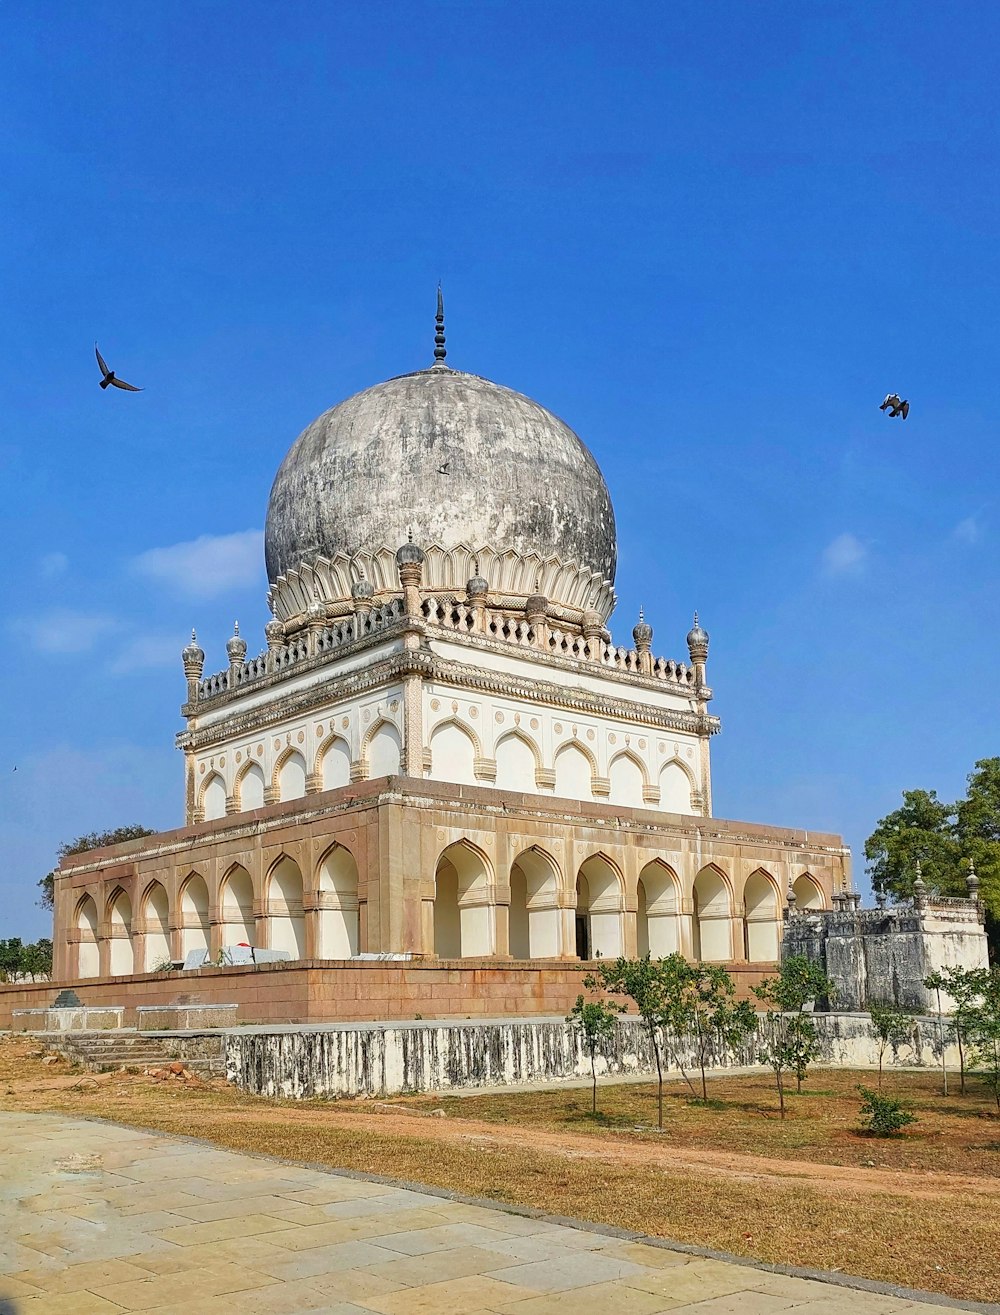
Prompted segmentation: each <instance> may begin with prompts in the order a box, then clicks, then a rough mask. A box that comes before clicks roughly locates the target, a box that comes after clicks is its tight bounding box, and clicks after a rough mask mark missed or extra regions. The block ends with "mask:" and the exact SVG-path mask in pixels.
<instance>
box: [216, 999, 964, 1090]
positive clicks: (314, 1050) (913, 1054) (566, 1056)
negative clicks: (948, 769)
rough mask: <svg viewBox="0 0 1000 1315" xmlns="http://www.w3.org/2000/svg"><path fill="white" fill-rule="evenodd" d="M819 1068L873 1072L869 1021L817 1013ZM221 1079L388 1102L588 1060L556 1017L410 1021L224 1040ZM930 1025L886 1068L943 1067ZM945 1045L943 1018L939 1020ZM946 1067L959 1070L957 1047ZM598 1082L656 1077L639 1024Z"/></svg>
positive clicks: (680, 1055)
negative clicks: (224, 1076)
mask: <svg viewBox="0 0 1000 1315" xmlns="http://www.w3.org/2000/svg"><path fill="white" fill-rule="evenodd" d="M815 1022H816V1026H817V1030H818V1032H819V1038H820V1045H821V1055H820V1059H819V1061H818V1062H819V1063H820V1064H829V1065H834V1066H837V1067H844V1068H871V1067H875V1066H876V1065H877V1064H878V1046H877V1043H876V1042H875V1040H874V1039H873V1038H872V1036H871V1031H870V1026H871V1020H870V1018H869V1017H868V1015H867V1014H817V1015H815ZM225 1035H226V1039H225V1050H226V1073H227V1077H228V1078H229V1080H230V1082H233V1083H235V1084H236V1085H237V1086H238V1087H240V1088H242V1089H243V1090H245V1091H248V1092H251V1093H253V1094H254V1095H262V1096H284V1097H292V1098H294V1099H308V1098H310V1097H316V1096H319V1097H351V1096H391V1095H398V1094H400V1093H401V1092H407V1091H438V1090H446V1089H448V1088H454V1087H480V1086H482V1087H504V1086H510V1085H512V1084H517V1083H526V1082H555V1081H559V1080H561V1079H567V1080H568V1079H572V1078H584V1077H589V1076H590V1057H589V1055H588V1053H587V1051H586V1048H585V1046H584V1044H583V1041H582V1038H581V1036H580V1034H579V1031H578V1030H577V1029H576V1028H573V1027H571V1026H570V1025H568V1024H567V1023H565V1022H564V1021H563V1020H562V1019H556V1018H548V1019H498V1020H490V1021H482V1022H475V1023H467V1022H464V1023H445V1024H434V1023H409V1024H400V1025H397V1026H392V1027H380V1026H377V1025H374V1024H371V1025H367V1026H365V1025H361V1026H356V1027H334V1028H321V1029H320V1028H316V1029H306V1028H287V1029H282V1030H274V1029H255V1030H246V1031H243V1030H239V1031H232V1032H227V1033H226V1034H225ZM938 1036H939V1031H938V1021H937V1019H936V1018H933V1019H931V1018H923V1019H915V1020H914V1026H913V1032H912V1036H911V1039H910V1042H909V1043H908V1044H906V1045H901V1046H898V1047H896V1048H895V1049H894V1050H892V1051H890V1052H889V1053H888V1054H887V1056H886V1058H885V1066H886V1067H887V1068H891V1067H893V1066H906V1067H911V1066H917V1067H927V1068H937V1067H940V1064H941V1047H940V1044H939V1041H938ZM945 1036H946V1037H947V1020H945ZM663 1059H664V1070H665V1072H668V1073H670V1074H671V1076H673V1077H677V1076H678V1075H679V1074H680V1072H681V1065H682V1064H683V1067H684V1069H686V1070H687V1072H688V1073H689V1074H691V1075H692V1077H693V1075H694V1074H695V1073H696V1071H697V1061H696V1057H695V1048H694V1044H693V1041H692V1040H691V1039H687V1040H686V1041H684V1042H683V1043H681V1044H680V1045H679V1046H677V1047H673V1046H670V1045H668V1046H666V1047H665V1051H664V1056H663ZM755 1059H756V1056H755V1049H754V1046H753V1045H752V1044H748V1045H746V1046H743V1047H741V1048H740V1049H739V1050H737V1051H734V1052H727V1051H724V1050H716V1049H713V1051H712V1055H711V1067H712V1068H713V1069H718V1068H730V1067H734V1066H741V1067H742V1066H750V1065H753V1064H754V1063H755ZM946 1061H947V1063H948V1064H949V1066H951V1067H955V1066H957V1063H958V1053H957V1048H956V1047H955V1046H954V1045H952V1044H950V1043H949V1044H948V1045H947V1049H946ZM597 1071H598V1073H599V1074H602V1075H603V1074H629V1073H634V1074H637V1075H639V1074H653V1073H654V1072H655V1071H656V1067H655V1062H654V1058H653V1052H652V1047H651V1044H650V1040H649V1036H648V1034H647V1032H646V1030H645V1028H644V1027H643V1025H642V1024H641V1022H640V1021H639V1020H638V1019H635V1018H628V1019H622V1020H620V1021H619V1023H618V1024H617V1027H616V1029H615V1035H614V1037H613V1039H612V1041H611V1042H610V1044H609V1045H608V1046H607V1047H606V1048H605V1049H604V1050H602V1051H601V1052H600V1053H599V1054H598V1056H597Z"/></svg>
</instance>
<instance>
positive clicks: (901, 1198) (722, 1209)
mask: <svg viewBox="0 0 1000 1315" xmlns="http://www.w3.org/2000/svg"><path fill="white" fill-rule="evenodd" d="M36 1050H37V1048H36V1047H35V1046H34V1044H33V1043H30V1042H26V1041H25V1040H23V1039H19V1038H9V1039H6V1040H0V1106H4V1107H6V1108H17V1109H28V1110H51V1111H64V1112H66V1113H70V1114H73V1115H76V1116H78V1117H80V1116H82V1117H100V1118H106V1119H112V1120H116V1121H118V1122H121V1123H126V1124H129V1125H131V1126H134V1127H142V1128H152V1129H158V1130H162V1131H167V1132H177V1133H181V1134H185V1135H195V1136H198V1137H202V1138H205V1139H207V1140H209V1141H211V1142H214V1143H215V1144H217V1145H220V1146H225V1147H229V1148H232V1149H234V1150H250V1151H256V1152H263V1153H268V1154H273V1155H278V1156H282V1157H287V1158H289V1159H296V1160H302V1161H306V1162H310V1163H319V1164H324V1165H328V1166H330V1167H332V1168H348V1169H358V1170H362V1171H364V1172H367V1173H375V1174H385V1175H389V1176H392V1177H396V1178H403V1179H408V1180H412V1181H417V1182H424V1183H428V1184H433V1185H437V1186H443V1187H449V1188H453V1189H456V1190H458V1191H460V1192H462V1193H465V1194H468V1195H476V1196H483V1197H488V1198H491V1199H493V1200H495V1201H498V1202H503V1201H509V1202H516V1203H520V1204H524V1205H529V1206H534V1207H537V1208H540V1209H543V1210H547V1211H552V1212H555V1213H559V1214H566V1215H572V1216H576V1217H579V1218H582V1219H589V1220H594V1221H598V1222H604V1223H611V1224H615V1225H617V1226H619V1227H622V1228H631V1229H636V1230H638V1231H643V1232H647V1233H651V1234H654V1235H658V1236H664V1237H669V1238H673V1239H675V1240H679V1241H684V1242H692V1243H696V1244H699V1245H702V1246H707V1247H713V1248H717V1249H720V1250H726V1251H732V1252H735V1253H737V1254H740V1255H746V1256H751V1257H754V1258H756V1259H759V1260H764V1261H770V1262H779V1263H786V1264H796V1265H803V1266H807V1267H815V1268H828V1269H840V1270H842V1271H844V1272H846V1273H851V1274H858V1275H862V1276H865V1277H869V1278H876V1279H881V1280H883V1281H888V1282H895V1283H902V1284H906V1285H910V1286H913V1287H918V1288H926V1289H929V1290H932V1291H937V1292H942V1293H947V1294H949V1295H952V1296H956V1297H965V1298H972V1299H978V1300H995V1299H996V1298H997V1295H998V1293H1000V1247H998V1242H1000V1226H998V1224H997V1222H996V1221H997V1219H998V1218H1000V1211H998V1207H1000V1122H998V1121H997V1120H996V1118H994V1117H993V1116H992V1114H993V1112H995V1107H993V1111H991V1109H990V1106H989V1103H988V1100H987V1098H986V1097H985V1096H984V1094H983V1093H982V1092H981V1091H979V1090H978V1088H977V1089H976V1090H974V1091H970V1094H969V1096H967V1097H966V1098H965V1099H959V1098H957V1097H952V1098H949V1100H948V1101H947V1102H944V1101H943V1100H941V1099H940V1097H938V1095H937V1094H936V1093H937V1085H936V1081H935V1079H934V1078H928V1077H926V1076H924V1075H893V1077H892V1078H891V1080H890V1081H891V1085H892V1086H893V1087H897V1086H898V1087H899V1088H901V1089H903V1091H904V1093H905V1094H906V1096H907V1098H908V1099H910V1100H911V1101H912V1102H913V1104H914V1107H915V1111H916V1113H917V1114H918V1116H919V1118H920V1123H918V1124H917V1125H916V1126H915V1127H914V1129H913V1130H912V1131H911V1132H910V1133H909V1134H908V1135H906V1136H904V1137H902V1138H900V1139H899V1140H898V1141H894V1142H891V1143H887V1142H881V1141H879V1142H876V1141H874V1140H873V1139H871V1138H867V1137H862V1136H860V1135H858V1134H857V1133H856V1132H854V1131H852V1127H853V1125H854V1124H856V1122H857V1110H858V1101H857V1096H856V1092H854V1090H853V1084H854V1082H856V1081H857V1080H858V1079H859V1078H860V1079H861V1080H863V1081H865V1082H867V1083H870V1082H871V1081H872V1075H870V1074H860V1075H857V1074H855V1075H852V1074H845V1073H840V1072H838V1073H836V1074H833V1073H830V1072H823V1073H817V1074H816V1075H815V1076H814V1077H813V1078H811V1079H810V1081H809V1084H808V1090H809V1094H808V1095H804V1096H802V1097H799V1098H795V1097H792V1099H791V1101H790V1109H789V1117H788V1118H787V1119H786V1120H785V1122H784V1123H782V1122H781V1121H780V1120H779V1119H778V1117H777V1110H776V1105H775V1099H774V1096H773V1092H772V1090H771V1089H770V1088H769V1086H768V1084H767V1082H766V1080H764V1079H758V1078H741V1079H738V1080H735V1079H722V1080H716V1081H715V1082H714V1083H713V1085H712V1087H711V1088H710V1096H711V1098H712V1100H711V1103H710V1105H709V1106H708V1107H704V1106H701V1105H695V1104H692V1103H690V1093H688V1092H687V1091H686V1089H683V1088H681V1087H679V1086H678V1085H677V1084H676V1083H671V1084H669V1086H668V1097H667V1106H666V1120H665V1122H666V1124H667V1129H666V1131H665V1132H664V1134H663V1135H660V1134H658V1133H656V1132H654V1131H649V1130H646V1131H641V1132H635V1131H632V1129H633V1128H634V1127H635V1126H636V1125H645V1127H646V1128H647V1129H648V1125H649V1124H650V1123H651V1122H655V1087H651V1086H649V1085H647V1084H638V1085H629V1086H616V1087H608V1088H604V1089H602V1091H601V1093H600V1102H601V1108H602V1111H603V1113H602V1116H601V1117H600V1118H599V1119H598V1120H596V1121H595V1120H593V1119H592V1118H590V1116H589V1115H588V1112H587V1110H588V1106H589V1099H588V1098H589V1092H587V1091H580V1090H573V1091H559V1092H553V1093H537V1094H530V1095H502V1094H492V1095H489V1096H479V1097H466V1098H454V1097H449V1098H424V1097H421V1098H409V1099H407V1100H403V1101H399V1102H395V1103H393V1104H392V1105H391V1107H387V1106H386V1105H380V1106H378V1109H380V1110H382V1111H384V1112H381V1113H380V1112H377V1110H376V1106H375V1105H374V1103H373V1102H364V1101H356V1102H340V1103H337V1104H326V1103H321V1102H301V1103H297V1102H286V1101H270V1100H263V1099H259V1098H253V1097H249V1096H246V1095H243V1094H241V1093H239V1092H237V1091H235V1090H233V1089H232V1088H230V1087H227V1086H226V1085H225V1084H224V1083H220V1082H215V1083H203V1084H191V1085H186V1084H184V1083H181V1082H176V1083H160V1084H156V1083H153V1082H152V1081H151V1080H150V1079H149V1078H146V1077H144V1076H142V1075H128V1074H115V1075H108V1076H106V1077H104V1078H102V1080H101V1081H100V1082H98V1083H97V1084H96V1085H95V1084H94V1082H93V1080H92V1079H90V1078H88V1077H86V1076H85V1075H78V1074H75V1073H72V1074H71V1073H70V1072H69V1070H68V1069H67V1066H66V1065H65V1064H58V1065H52V1066H50V1067H44V1066H42V1064H41V1062H40V1058H39V1057H38V1056H37V1053H36V1056H35V1057H34V1058H32V1057H30V1056H31V1052H32V1051H36ZM81 1077H82V1082H80V1081H79V1079H80V1078H81ZM442 1108H444V1109H445V1111H446V1115H445V1116H443V1117H442V1116H439V1117H435V1118H429V1117H427V1113H428V1112H429V1110H430V1109H435V1110H437V1109H442ZM837 1166H846V1168H839V1167H837Z"/></svg>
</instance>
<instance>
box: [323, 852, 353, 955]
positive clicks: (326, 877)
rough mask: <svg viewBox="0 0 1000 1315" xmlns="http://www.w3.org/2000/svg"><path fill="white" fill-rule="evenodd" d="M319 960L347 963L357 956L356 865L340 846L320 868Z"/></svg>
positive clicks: (325, 857)
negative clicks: (343, 960)
mask: <svg viewBox="0 0 1000 1315" xmlns="http://www.w3.org/2000/svg"><path fill="white" fill-rule="evenodd" d="M317 886H318V888H319V893H320V911H319V957H320V958H321V959H350V958H351V957H352V956H353V955H355V954H357V953H358V950H359V949H360V945H359V943H358V865H357V863H356V862H355V860H354V855H353V854H352V853H351V851H350V850H349V849H346V848H345V847H344V846H343V845H334V847H333V848H332V849H330V850H328V851H327V853H326V854H325V855H324V856H323V858H322V860H321V861H320V865H319V875H318V880H317Z"/></svg>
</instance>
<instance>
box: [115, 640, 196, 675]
mask: <svg viewBox="0 0 1000 1315" xmlns="http://www.w3.org/2000/svg"><path fill="white" fill-rule="evenodd" d="M183 647H184V643H183V640H180V639H178V638H177V636H176V635H138V636H137V637H136V638H135V639H130V640H128V641H127V643H124V644H122V646H121V648H119V649H118V651H117V652H116V653H115V656H114V659H113V661H112V662H111V664H110V666H109V667H108V670H109V671H110V672H111V674H112V675H113V676H126V675H128V674H130V673H131V672H133V671H145V670H147V669H148V668H150V667H173V666H176V667H177V670H178V671H180V666H181V649H182V648H183Z"/></svg>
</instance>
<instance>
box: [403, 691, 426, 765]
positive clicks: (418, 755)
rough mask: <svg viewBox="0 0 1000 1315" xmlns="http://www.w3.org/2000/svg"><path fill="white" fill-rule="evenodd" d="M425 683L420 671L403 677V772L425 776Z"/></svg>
mask: <svg viewBox="0 0 1000 1315" xmlns="http://www.w3.org/2000/svg"><path fill="white" fill-rule="evenodd" d="M423 689H424V682H423V677H422V676H421V674H420V672H419V671H411V672H408V673H407V675H405V676H404V677H403V771H404V773H405V774H406V775H407V776H416V777H422V776H423V774H424V707H423V702H424V695H423Z"/></svg>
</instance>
